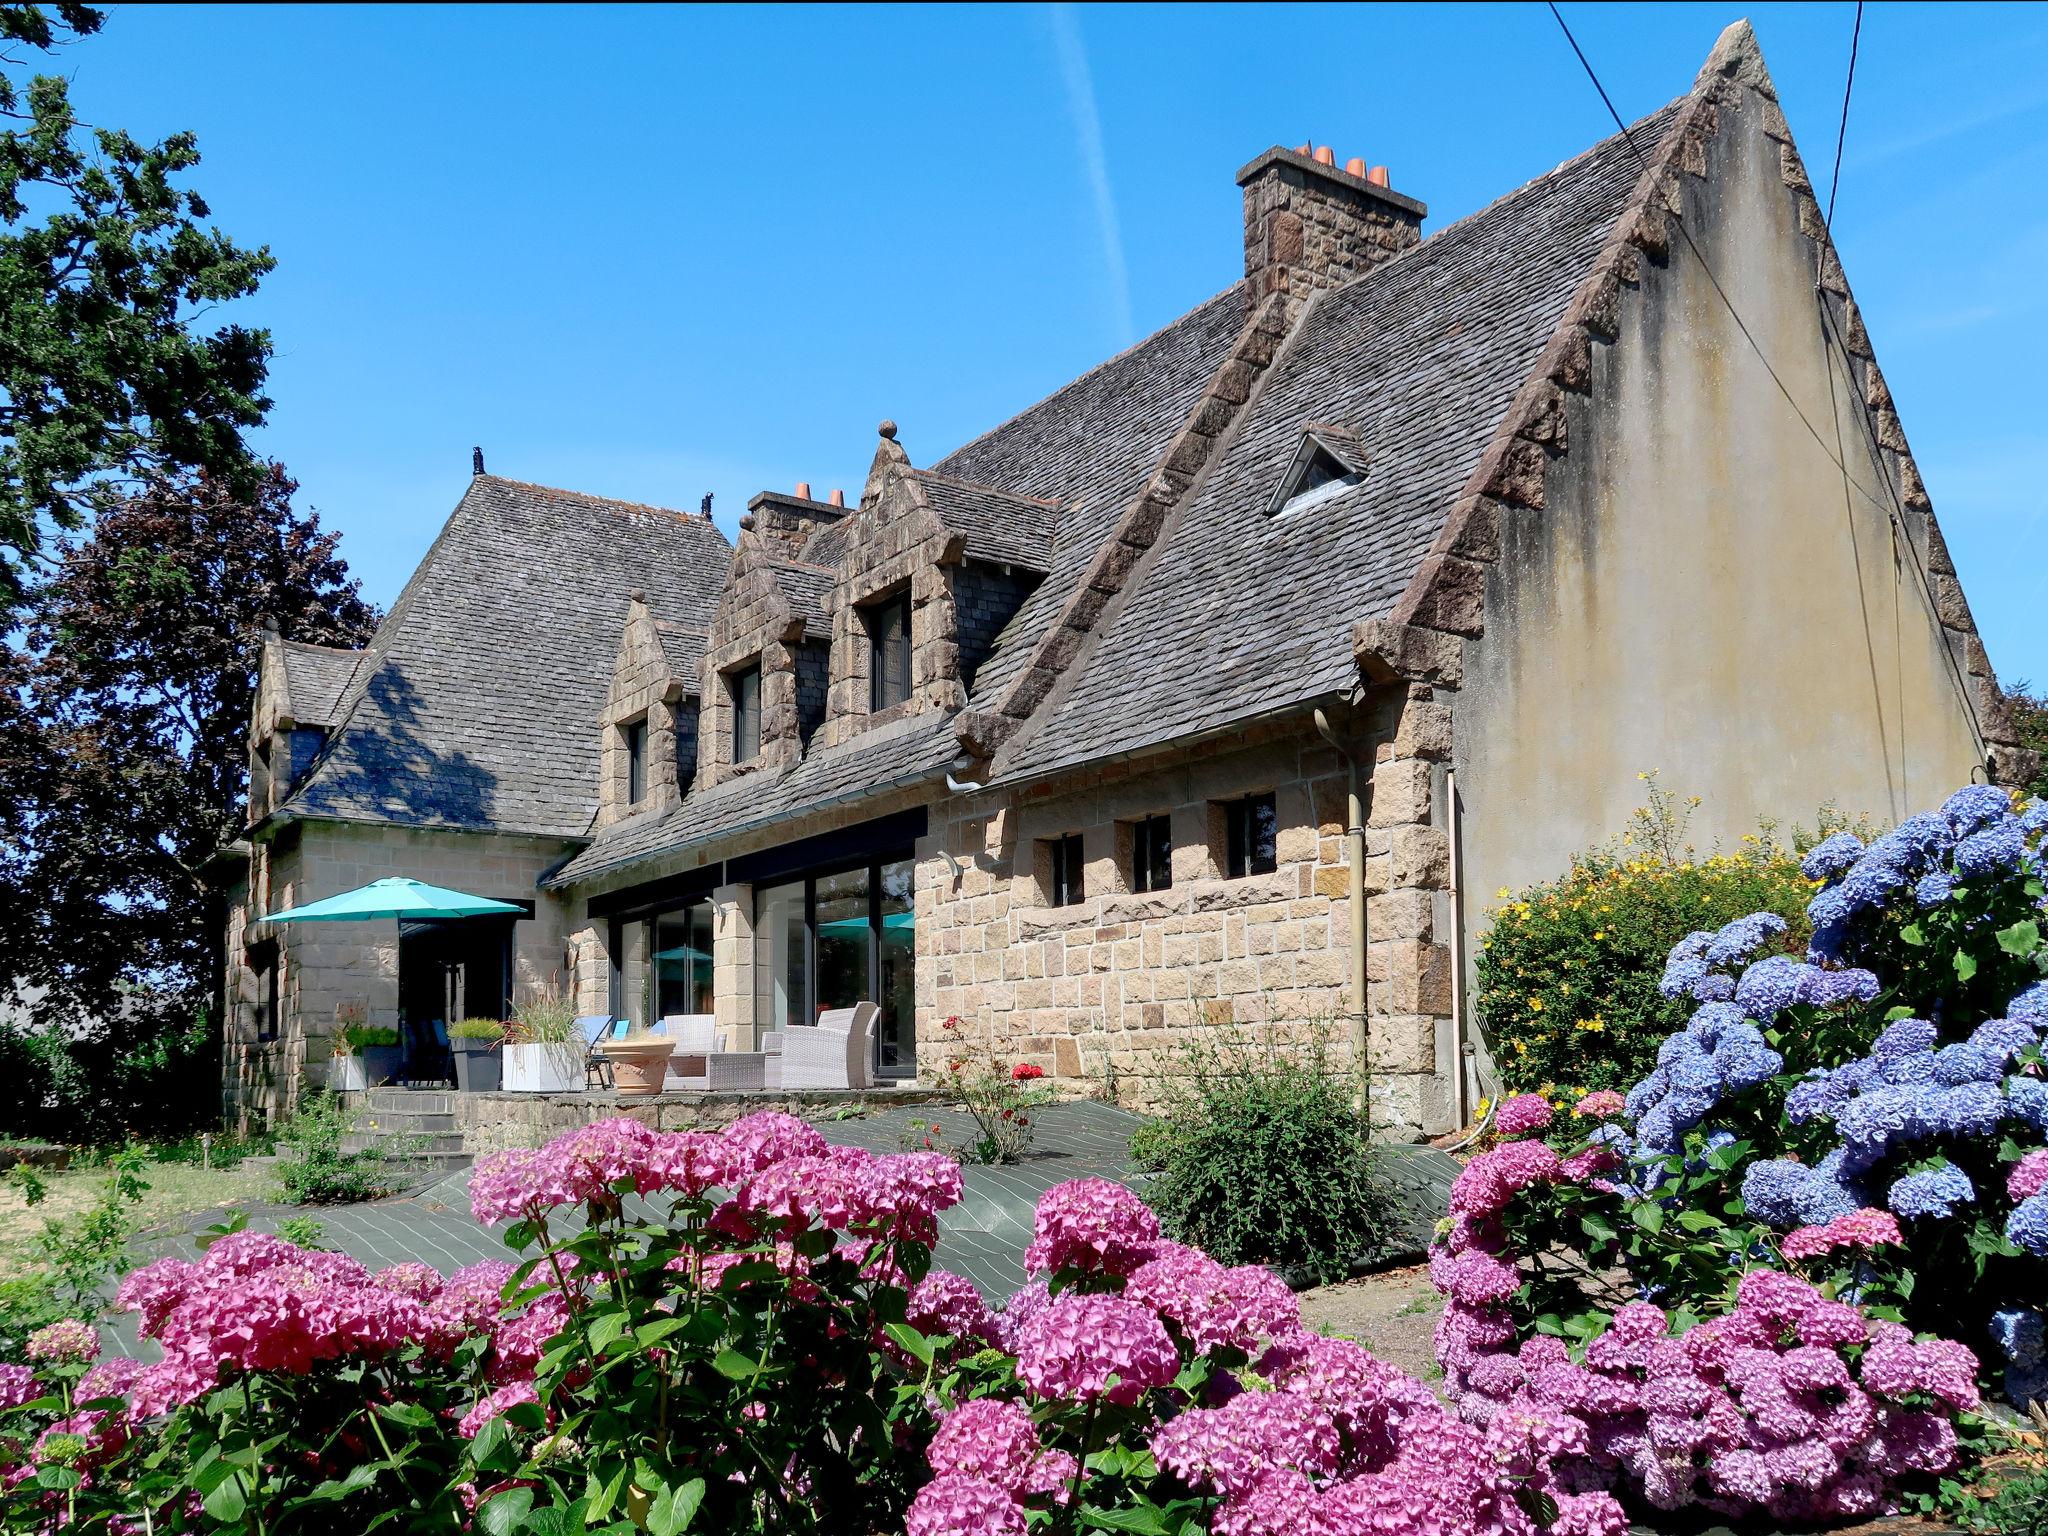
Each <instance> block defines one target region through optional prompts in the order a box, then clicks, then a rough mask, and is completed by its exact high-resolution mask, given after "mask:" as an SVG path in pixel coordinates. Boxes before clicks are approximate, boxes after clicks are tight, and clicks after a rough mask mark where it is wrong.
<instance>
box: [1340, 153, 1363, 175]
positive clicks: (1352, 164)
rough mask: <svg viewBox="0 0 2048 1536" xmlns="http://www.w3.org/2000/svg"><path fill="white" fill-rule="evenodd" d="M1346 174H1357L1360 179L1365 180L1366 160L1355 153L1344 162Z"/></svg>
mask: <svg viewBox="0 0 2048 1536" xmlns="http://www.w3.org/2000/svg"><path fill="white" fill-rule="evenodd" d="M1344 174H1345V175H1346V176H1356V177H1357V178H1358V179H1359V180H1360V181H1363V180H1365V162H1364V161H1363V160H1361V159H1359V158H1358V156H1356V155H1353V156H1352V157H1351V158H1350V159H1349V160H1346V161H1345V162H1344Z"/></svg>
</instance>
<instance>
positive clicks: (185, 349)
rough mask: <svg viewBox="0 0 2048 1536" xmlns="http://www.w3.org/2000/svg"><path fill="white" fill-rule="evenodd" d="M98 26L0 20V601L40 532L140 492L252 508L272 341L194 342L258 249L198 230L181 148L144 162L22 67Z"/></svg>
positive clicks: (193, 149)
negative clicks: (182, 490) (245, 500)
mask: <svg viewBox="0 0 2048 1536" xmlns="http://www.w3.org/2000/svg"><path fill="white" fill-rule="evenodd" d="M103 19H104V18H103V16H102V14H101V13H100V12H99V11H96V10H93V9H91V8H90V7H88V6H84V5H79V4H75V3H62V4H59V5H57V6H55V7H47V8H46V7H43V6H36V5H0V122H4V123H5V125H6V126H5V128H4V131H0V598H5V597H9V596H17V595H18V594H19V591H20V587H21V585H22V581H23V575H24V562H27V561H31V560H32V558H33V556H34V555H35V553H36V551H37V550H38V549H39V548H40V547H41V545H42V541H43V534H44V532H45V530H46V529H48V528H51V527H54V528H57V529H75V528H78V527H80V526H82V525H83V524H84V523H85V522H86V521H87V520H88V518H89V516H90V514H91V513H92V512H94V511H95V510H97V509H98V508H100V507H102V506H105V505H107V504H109V503H110V502H111V501H112V500H114V499H116V498H118V497H119V496H121V495H122V494H125V493H129V492H132V491H133V490H134V489H135V488H136V486H137V485H138V484H139V483H140V482H142V481H145V480H147V479H148V478H150V477H152V476H163V475H174V474H176V473H178V472H180V471H184V470H204V471H205V472H207V473H208V474H210V475H211V476H213V477H214V478H216V479H217V480H219V481H221V482H223V483H224V484H225V485H226V486H227V487H228V488H229V489H230V490H231V491H233V492H234V493H236V494H239V495H243V496H249V495H253V494H254V493H255V489H256V484H257V481H258V480H259V479H260V476H261V466H260V465H258V464H257V463H256V461H255V460H254V459H253V458H252V457H251V455H250V453H249V450H248V448H247V447H246V445H245V444H244V443H243V440H242V433H243V431H244V430H245V429H247V428H250V427H253V426H256V425H258V424H259V423H261V421H262V420H263V416H264V413H265V411H266V410H267V409H268V408H269V405H270V402H269V400H268V399H267V398H266V397H265V396H264V394H263V384H264V377H265V374H266V371H267V369H268V363H269V356H270V338H269V336H268V334H267V333H266V332H264V331H261V330H251V329H248V328H246V327H243V326H239V325H222V326H220V327H218V328H217V329H213V330H211V331H203V332H202V331H200V330H198V329H197V328H195V324H194V322H195V321H197V320H198V319H199V318H200V316H202V315H203V314H204V313H205V312H206V311H207V310H209V309H210V308H211V307H212V306H214V305H217V304H220V303H223V302H225V301H228V300H231V299H235V298H239V297H242V296H244V295H246V294H249V293H251V292H253V291H254V290H255V288H256V285H257V284H258V282H260V281H261V280H262V278H263V276H264V274H266V273H267V272H269V270H270V269H271V267H272V265H273V264H274V263H273V259H272V257H271V255H270V253H269V251H268V249H267V248H259V249H257V250H253V251H251V250H245V249H243V248H241V247H239V246H237V245H236V244H235V243H234V242H233V241H231V240H230V239H228V237H227V236H226V235H224V234H222V233H221V232H220V231H219V230H217V229H213V228H210V227H207V226H206V225H205V223H204V221H205V220H206V219H207V218H208V216H209V210H208V208H207V205H206V202H205V200H204V199H203V198H202V197H200V195H199V194H198V193H197V192H194V191H191V190H189V189H186V188H183V187H181V186H179V185H178V182H179V180H180V178H181V177H182V176H183V174H184V173H185V172H187V171H189V170H190V169H191V168H192V167H193V166H194V165H196V164H197V163H198V161H199V150H198V146H197V142H196V141H195V139H194V138H193V136H192V135H191V134H190V133H177V134H173V135H171V136H170V137H169V138H167V139H165V140H163V141H162V142H161V143H157V144H146V143H144V142H142V141H140V140H138V139H136V138H134V137H132V136H131V135H130V134H128V133H126V132H124V131H122V130H120V129H118V128H101V127H93V126H90V125H88V124H86V123H84V122H82V121H81V120H80V119H79V117H78V115H77V113H76V112H75V111H74V110H73V107H72V103H71V98H70V90H69V85H68V82H66V81H65V80H64V79H63V78H62V77H61V76H58V75H53V74H35V75H33V76H31V77H30V78H27V79H26V80H24V79H22V78H21V77H22V76H23V75H24V74H25V73H26V72H27V68H28V63H29V61H30V60H31V59H32V58H34V57H35V55H37V54H39V53H42V54H47V53H49V52H51V51H53V50H56V49H58V48H61V47H63V46H65V45H66V44H68V43H71V42H73V41H76V40H77V39H78V38H82V37H85V36H89V35H90V34H92V33H94V32H97V31H98V30H99V28H100V24H101V22H102V20H103Z"/></svg>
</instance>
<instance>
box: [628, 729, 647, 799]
mask: <svg viewBox="0 0 2048 1536" xmlns="http://www.w3.org/2000/svg"><path fill="white" fill-rule="evenodd" d="M624 730H625V733H626V804H628V805H638V804H639V803H640V802H641V801H642V800H645V799H646V798H647V722H646V721H645V720H635V721H634V722H633V723H632V724H631V725H628V726H626V727H624Z"/></svg>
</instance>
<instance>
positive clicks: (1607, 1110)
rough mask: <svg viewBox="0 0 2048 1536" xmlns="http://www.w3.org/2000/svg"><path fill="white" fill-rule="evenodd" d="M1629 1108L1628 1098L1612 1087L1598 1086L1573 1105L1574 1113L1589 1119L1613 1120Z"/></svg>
mask: <svg viewBox="0 0 2048 1536" xmlns="http://www.w3.org/2000/svg"><path fill="white" fill-rule="evenodd" d="M1627 1108H1628V1100H1627V1098H1625V1097H1624V1096H1623V1095H1621V1094H1619V1093H1617V1092H1615V1090H1614V1089H1612V1088H1596V1089H1594V1090H1593V1091H1592V1092H1591V1093H1589V1094H1587V1095H1586V1096H1585V1097H1584V1098H1583V1099H1581V1100H1579V1102H1578V1103H1576V1104H1574V1105H1573V1106H1572V1113H1573V1114H1575V1115H1579V1116H1582V1117H1584V1118H1585V1119H1588V1120H1612V1119H1613V1118H1614V1117H1615V1116H1616V1115H1618V1114H1620V1113H1621V1112H1622V1111H1623V1110H1625V1109H1627Z"/></svg>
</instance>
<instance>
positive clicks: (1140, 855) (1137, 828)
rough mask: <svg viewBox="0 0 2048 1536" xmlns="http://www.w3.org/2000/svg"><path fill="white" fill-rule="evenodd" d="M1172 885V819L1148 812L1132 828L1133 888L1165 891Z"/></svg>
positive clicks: (1135, 889) (1136, 889)
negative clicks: (1150, 814) (1147, 814)
mask: <svg viewBox="0 0 2048 1536" xmlns="http://www.w3.org/2000/svg"><path fill="white" fill-rule="evenodd" d="M1172 885H1173V820H1172V818H1171V817H1167V816H1147V817H1146V818H1145V819H1144V820H1143V821H1141V822H1138V823H1136V824H1134V825H1133V826H1132V828H1131V889H1132V890H1134V891H1164V890H1168V889H1170V888H1171V887H1172Z"/></svg>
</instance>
